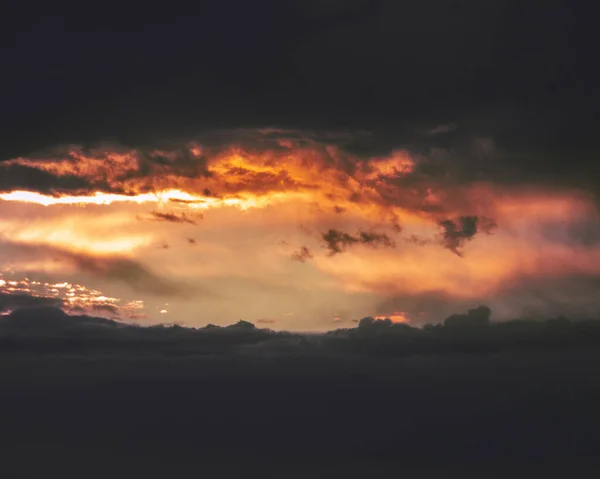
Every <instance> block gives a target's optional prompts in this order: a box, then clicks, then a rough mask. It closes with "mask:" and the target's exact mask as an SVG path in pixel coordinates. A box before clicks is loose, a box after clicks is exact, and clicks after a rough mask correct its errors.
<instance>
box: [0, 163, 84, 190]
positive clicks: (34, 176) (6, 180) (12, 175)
mask: <svg viewBox="0 0 600 479" xmlns="http://www.w3.org/2000/svg"><path fill="white" fill-rule="evenodd" d="M89 186H90V185H89V183H88V182H87V181H86V180H85V179H84V178H79V177H77V176H57V175H54V174H52V173H48V172H46V171H41V170H39V169H37V168H32V167H28V166H23V165H14V164H13V165H5V164H2V163H1V162H0V191H10V190H28V191H30V190H33V191H39V192H42V193H53V192H65V191H69V192H73V191H87V190H88V189H89Z"/></svg>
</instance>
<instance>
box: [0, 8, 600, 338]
mask: <svg viewBox="0 0 600 479" xmlns="http://www.w3.org/2000/svg"><path fill="white" fill-rule="evenodd" d="M282 3H283V2H269V1H265V2H258V3H255V2H252V3H248V4H242V3H240V2H232V1H221V2H218V5H211V6H207V7H206V9H205V11H204V12H202V15H182V14H181V13H177V14H173V13H172V12H164V11H162V10H160V11H158V10H157V11H153V10H152V7H149V6H146V7H145V8H146V10H144V11H143V12H137V11H136V12H130V13H128V12H127V11H119V12H118V13H117V12H116V11H113V10H111V9H110V8H109V7H108V6H106V7H105V8H103V9H99V10H98V11H97V12H95V13H94V14H93V15H91V16H87V17H83V16H82V13H83V12H81V11H79V9H81V8H83V7H77V6H76V5H68V8H65V10H64V11H65V12H68V13H63V14H61V15H58V14H56V13H53V12H51V11H49V12H44V11H43V8H41V9H39V10H37V11H36V12H35V14H31V12H29V11H21V10H19V8H20V7H19V6H18V5H17V4H15V5H14V6H13V7H10V8H12V10H11V11H10V15H7V16H6V17H5V18H3V19H2V20H0V21H1V22H3V24H2V25H0V26H1V27H2V28H1V29H0V30H1V31H2V35H5V36H6V38H7V39H8V38H11V39H12V42H11V43H10V45H9V42H4V41H3V42H1V44H2V45H6V46H3V47H2V56H3V58H5V60H4V63H5V65H7V67H8V68H6V73H5V74H3V76H2V79H1V80H0V82H1V84H0V86H1V88H0V91H1V93H0V95H1V97H0V102H1V103H2V105H4V106H3V108H2V113H1V114H0V135H1V136H0V274H1V275H2V276H1V277H0V293H4V294H5V295H6V296H5V297H3V299H2V301H0V308H1V309H2V310H3V311H4V312H7V311H10V310H12V309H15V308H18V307H21V306H22V305H24V304H40V303H48V304H55V305H59V306H61V307H63V308H64V309H65V310H66V311H68V312H77V313H81V312H85V313H86V314H94V315H99V316H106V317H109V318H118V319H121V320H123V321H127V322H134V323H139V324H156V323H177V324H183V325H187V326H203V325H206V324H207V323H214V324H219V325H224V324H230V323H233V322H235V321H237V320H239V319H244V320H247V321H251V322H253V323H255V324H257V325H258V324H260V325H262V326H264V327H269V328H273V329H287V330H298V331H324V330H328V329H332V328H336V327H349V326H351V325H353V321H356V320H359V319H360V318H362V317H364V316H375V317H391V318H392V319H393V320H394V321H399V322H409V323H411V324H415V325H419V324H424V323H435V322H440V321H442V320H443V319H444V318H445V317H447V316H449V315H450V314H452V313H454V312H460V311H464V310H466V309H468V308H471V307H475V306H477V305H479V304H486V305H488V306H489V307H490V308H491V309H492V311H493V315H492V318H493V319H495V320H503V319H511V318H516V317H532V318H538V317H549V316H556V315H558V314H564V315H567V316H570V317H573V318H578V317H581V318H583V317H597V316H598V314H599V313H600V301H599V300H598V299H597V298H598V297H599V296H598V294H597V291H598V287H599V285H600V221H599V220H600V212H599V210H598V200H599V198H600V196H599V193H600V183H599V181H600V168H599V166H598V165H599V163H598V162H597V160H596V158H597V154H598V143H597V139H596V138H597V134H596V132H597V126H598V125H597V123H598V121H597V118H595V114H594V112H595V111H596V106H597V104H598V92H597V90H596V89H594V88H593V86H594V85H595V84H596V83H597V80H598V79H599V78H598V76H599V75H598V68H597V66H595V63H594V62H593V61H591V58H592V54H593V50H594V42H593V38H592V32H593V27H594V26H593V24H592V20H591V18H592V16H591V15H590V12H587V11H585V9H586V7H585V6H580V5H577V6H573V5H570V4H569V3H568V2H561V1H548V2H544V3H541V2H512V1H490V2H485V5H484V4H483V3H482V2H475V1H470V0H465V1H457V2H442V1H439V0H437V1H436V0H427V1H421V2H418V3H413V4H410V3H407V2H395V1H391V0H390V1H386V0H380V1H375V2H364V1H360V0H356V1H348V2H341V1H334V0H327V1H319V2H313V1H308V0H304V1H302V2H300V1H291V2H285V4H282ZM232 12H235V14H232ZM84 18H85V20H84Z"/></svg>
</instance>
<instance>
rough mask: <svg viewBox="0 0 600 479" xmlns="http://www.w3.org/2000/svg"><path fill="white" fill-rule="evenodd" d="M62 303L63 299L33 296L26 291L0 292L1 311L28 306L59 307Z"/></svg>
mask: <svg viewBox="0 0 600 479" xmlns="http://www.w3.org/2000/svg"><path fill="white" fill-rule="evenodd" d="M61 305H62V300H60V299H58V298H47V297H41V296H32V295H30V294H24V293H2V292H0V313H3V312H6V311H11V310H13V309H21V308H27V307H36V306H39V307H48V306H54V307H58V306H61Z"/></svg>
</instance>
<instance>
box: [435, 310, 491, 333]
mask: <svg viewBox="0 0 600 479" xmlns="http://www.w3.org/2000/svg"><path fill="white" fill-rule="evenodd" d="M491 315H492V310H491V309H490V308H488V307H487V306H483V305H482V306H478V307H477V308H474V309H469V310H468V311H467V314H453V315H452V316H449V317H447V318H446V319H445V320H444V327H446V328H469V327H477V326H489V324H490V317H491Z"/></svg>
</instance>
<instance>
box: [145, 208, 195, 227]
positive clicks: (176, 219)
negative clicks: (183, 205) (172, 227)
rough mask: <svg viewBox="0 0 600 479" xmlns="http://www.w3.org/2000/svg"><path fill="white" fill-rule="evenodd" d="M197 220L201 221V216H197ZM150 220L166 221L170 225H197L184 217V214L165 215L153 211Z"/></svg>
mask: <svg viewBox="0 0 600 479" xmlns="http://www.w3.org/2000/svg"><path fill="white" fill-rule="evenodd" d="M197 217H198V218H200V219H202V215H197ZM152 218H153V219H156V220H160V221H168V222H170V223H188V224H191V225H197V224H198V222H197V221H196V220H195V219H194V218H191V217H190V216H188V215H186V214H185V213H180V214H176V213H165V212H162V211H153V212H152Z"/></svg>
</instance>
